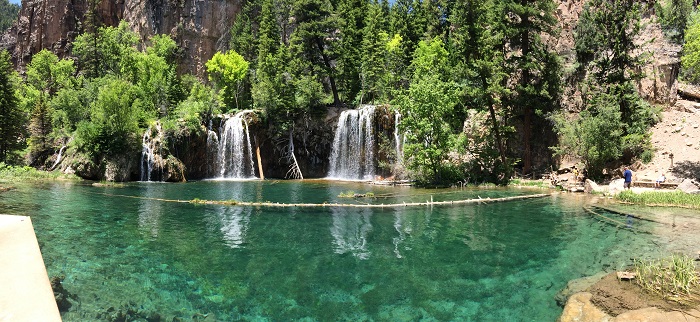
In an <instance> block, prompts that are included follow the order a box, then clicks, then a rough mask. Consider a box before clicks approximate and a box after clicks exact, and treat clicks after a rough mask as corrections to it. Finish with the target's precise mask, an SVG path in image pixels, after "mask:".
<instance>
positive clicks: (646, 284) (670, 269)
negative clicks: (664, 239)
mask: <svg viewBox="0 0 700 322" xmlns="http://www.w3.org/2000/svg"><path fill="white" fill-rule="evenodd" d="M635 270H636V272H637V283H638V284H639V285H640V286H641V287H642V289H644V290H645V291H647V292H649V293H653V294H658V295H660V296H662V297H663V298H664V299H667V300H672V301H675V302H678V303H681V304H693V303H697V302H698V291H699V289H698V287H699V286H700V279H699V278H698V272H697V270H696V267H695V260H693V259H692V258H690V257H689V256H687V255H679V254H674V255H672V256H671V257H670V258H665V259H661V260H656V261H635Z"/></svg>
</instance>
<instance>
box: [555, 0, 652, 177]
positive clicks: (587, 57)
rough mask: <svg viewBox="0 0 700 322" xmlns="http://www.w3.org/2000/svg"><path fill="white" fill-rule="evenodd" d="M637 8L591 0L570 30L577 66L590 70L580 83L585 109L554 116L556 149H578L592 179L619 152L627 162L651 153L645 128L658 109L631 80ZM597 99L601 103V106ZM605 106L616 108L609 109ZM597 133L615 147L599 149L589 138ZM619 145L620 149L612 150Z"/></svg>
mask: <svg viewBox="0 0 700 322" xmlns="http://www.w3.org/2000/svg"><path fill="white" fill-rule="evenodd" d="M640 10H641V6H640V4H639V3H638V2H636V1H632V0H615V1H603V0H591V1H589V2H588V3H587V5H586V6H585V8H584V11H583V13H582V14H581V18H580V20H579V24H578V25H577V26H576V29H575V31H576V38H575V45H576V52H577V53H576V54H577V59H578V63H579V64H580V66H581V67H580V68H581V69H582V70H591V71H592V73H591V76H590V77H589V78H588V79H586V80H585V83H584V84H583V86H582V88H584V89H585V91H584V94H583V99H584V109H585V110H586V111H588V112H586V113H581V114H580V115H579V119H578V120H574V121H573V122H572V121H571V120H568V119H567V118H565V117H562V116H559V117H554V120H555V121H556V123H557V131H558V133H559V134H560V135H561V136H562V139H561V144H560V148H559V151H560V153H561V151H573V152H574V153H575V154H578V156H580V157H581V158H582V159H583V161H584V163H586V166H587V167H589V170H590V171H589V174H590V175H591V177H594V178H596V177H600V176H601V175H602V169H603V168H604V166H605V164H606V163H608V162H613V161H617V160H619V158H620V157H621V156H622V157H624V158H625V160H624V161H625V162H630V161H631V159H632V158H634V157H640V156H641V157H644V158H648V157H649V156H650V155H651V154H650V153H649V151H650V145H651V143H650V141H649V140H650V135H649V132H648V130H649V128H650V127H651V126H652V125H653V124H654V123H655V122H657V121H658V110H656V109H655V108H654V107H652V106H651V105H649V104H648V103H647V102H645V101H644V100H642V99H641V97H640V96H639V93H638V92H637V90H636V86H635V81H636V80H638V79H640V78H641V77H642V75H641V73H639V72H638V71H639V70H641V69H642V66H643V64H644V61H643V56H642V55H640V54H639V45H637V44H635V42H634V39H635V38H636V37H637V35H638V34H639V32H640V30H641V28H640V20H641V11H640ZM603 102H604V105H605V106H604V107H601V106H600V105H601V104H603ZM611 107H615V108H616V110H615V111H610V109H611ZM613 112H614V113H613ZM618 114H619V117H618V116H616V115H618ZM611 116H615V119H614V120H615V121H616V123H617V126H618V127H617V129H619V133H617V131H618V130H617V129H616V130H615V131H613V130H611V127H610V126H609V125H608V122H610V121H611V120H613V119H611ZM577 126H578V129H580V130H582V131H597V132H598V133H597V134H592V133H580V132H577V131H578V130H576V127H577ZM572 128H574V130H572ZM567 136H576V137H577V138H570V137H567ZM601 137H604V138H605V140H608V143H610V144H612V145H615V146H618V147H619V150H618V149H608V148H602V147H600V146H599V143H596V142H592V141H594V140H597V139H599V138H601ZM580 140H589V141H591V142H580ZM572 142H573V143H572ZM581 147H583V148H584V150H583V151H582V150H581V149H580V148H581ZM591 150H592V151H591ZM620 150H621V151H622V152H618V151H620Z"/></svg>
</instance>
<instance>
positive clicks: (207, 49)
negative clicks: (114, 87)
mask: <svg viewBox="0 0 700 322" xmlns="http://www.w3.org/2000/svg"><path fill="white" fill-rule="evenodd" d="M90 1H91V0H23V1H22V9H21V11H20V14H19V19H18V21H17V22H16V23H15V25H14V26H13V27H12V28H11V29H10V30H9V31H8V32H7V33H6V34H5V35H3V39H2V46H3V47H5V48H7V49H9V50H10V51H11V52H12V54H13V59H14V60H15V62H16V63H17V65H18V66H20V67H22V66H24V65H26V64H27V63H28V62H29V61H30V60H31V57H32V55H33V54H35V53H37V52H38V51H40V50H41V49H44V48H47V49H50V50H51V51H53V52H55V53H56V54H58V55H59V56H60V57H65V56H67V55H68V54H70V47H71V45H70V44H71V41H72V40H73V39H75V37H76V36H77V35H79V34H80V33H81V32H82V30H83V21H84V19H85V15H86V13H87V12H88V8H89V3H90ZM240 8H241V1H240V0H206V1H205V0H188V1H185V0H99V3H98V4H97V10H96V13H97V16H98V19H99V21H100V23H101V24H102V25H105V26H115V25H117V24H118V23H119V21H120V20H125V21H127V22H128V23H129V24H130V25H131V26H132V28H133V29H134V31H136V32H137V33H138V34H139V35H140V36H141V39H142V40H144V41H145V40H146V39H148V38H149V37H151V36H153V35H155V34H168V35H170V36H171V37H173V39H175V40H176V42H177V43H178V44H179V45H180V48H181V49H182V55H181V56H180V63H181V64H180V66H181V68H182V69H183V71H187V72H192V73H195V74H197V75H200V76H202V75H203V71H204V69H203V66H204V63H205V62H206V61H207V60H209V58H211V57H212V56H213V55H214V53H215V52H216V51H217V50H224V49H226V46H227V44H228V39H229V38H230V36H229V29H230V26H231V24H232V23H233V19H234V18H235V16H236V14H237V13H238V12H239V11H240Z"/></svg>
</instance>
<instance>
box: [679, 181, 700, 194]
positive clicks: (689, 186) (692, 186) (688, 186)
mask: <svg viewBox="0 0 700 322" xmlns="http://www.w3.org/2000/svg"><path fill="white" fill-rule="evenodd" d="M676 189H677V190H680V191H683V192H685V193H700V188H699V187H698V186H697V184H696V182H695V180H691V179H685V180H683V182H681V184H679V185H678V187H677V188H676Z"/></svg>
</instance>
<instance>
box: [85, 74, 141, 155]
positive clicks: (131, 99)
mask: <svg viewBox="0 0 700 322" xmlns="http://www.w3.org/2000/svg"><path fill="white" fill-rule="evenodd" d="M99 82H100V83H101V84H102V86H100V88H99V90H98V92H97V98H96V99H95V101H93V102H92V104H91V105H90V111H91V112H90V121H87V120H85V121H82V122H80V123H79V124H78V127H77V130H76V138H75V145H76V146H77V147H78V149H79V150H80V151H82V152H87V153H89V154H91V155H92V156H97V155H101V154H105V155H118V154H122V153H125V152H127V151H134V150H136V149H137V148H138V146H139V132H140V131H139V121H143V120H144V119H145V117H144V112H143V110H142V109H141V102H140V101H139V100H138V89H137V88H136V87H135V86H134V85H132V84H131V83H129V82H127V81H125V80H123V79H119V78H111V77H110V78H105V79H101V80H99Z"/></svg>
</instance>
